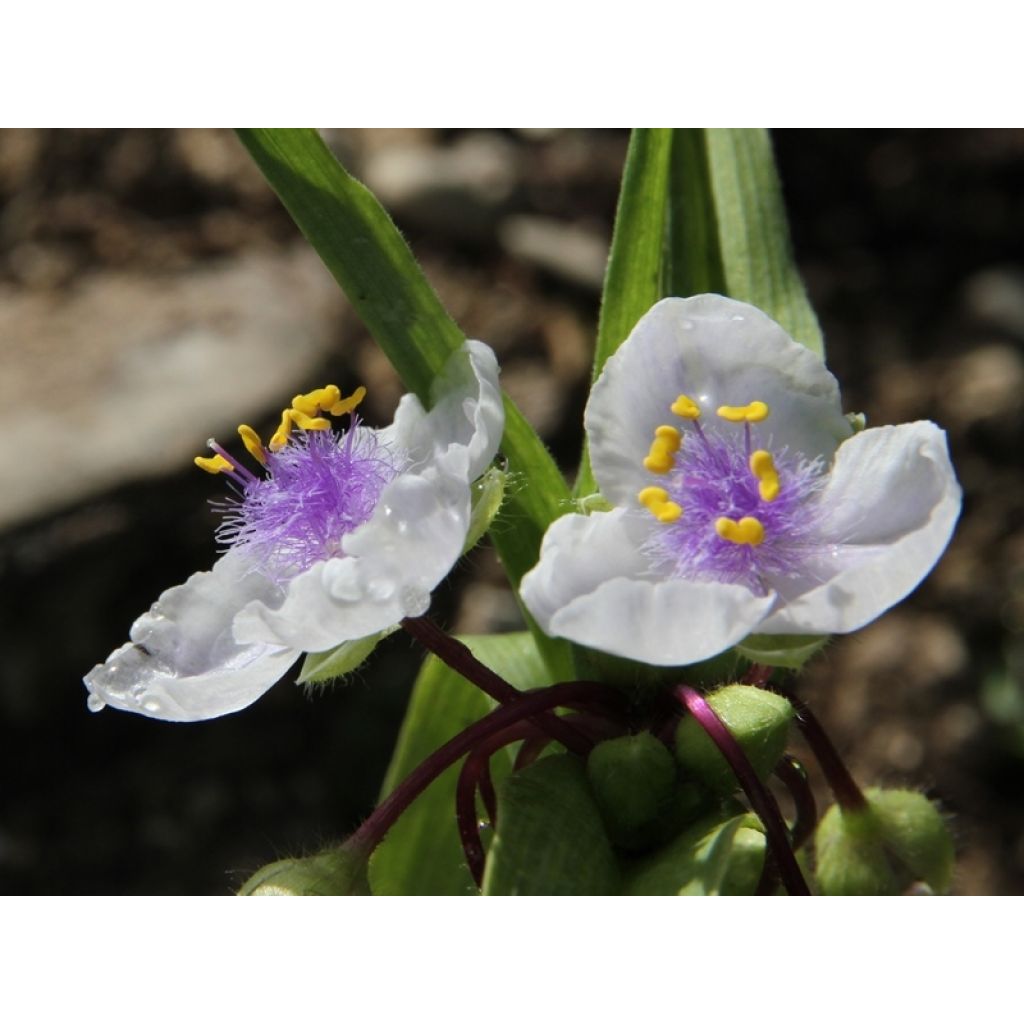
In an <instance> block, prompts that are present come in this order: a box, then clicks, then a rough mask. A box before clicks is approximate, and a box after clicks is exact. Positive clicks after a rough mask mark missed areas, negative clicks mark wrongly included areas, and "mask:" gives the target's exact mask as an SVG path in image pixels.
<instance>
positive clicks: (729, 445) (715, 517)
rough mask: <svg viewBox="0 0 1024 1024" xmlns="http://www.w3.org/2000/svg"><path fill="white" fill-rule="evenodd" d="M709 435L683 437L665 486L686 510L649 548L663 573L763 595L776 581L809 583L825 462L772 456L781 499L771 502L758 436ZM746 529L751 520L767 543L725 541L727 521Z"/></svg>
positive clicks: (692, 431)
mask: <svg viewBox="0 0 1024 1024" xmlns="http://www.w3.org/2000/svg"><path fill="white" fill-rule="evenodd" d="M716 427H717V429H715V430H714V431H713V432H712V431H704V430H702V429H701V428H700V426H699V424H697V423H695V422H691V424H690V425H689V429H685V428H684V431H683V440H682V444H681V446H680V448H679V450H678V452H677V453H675V456H674V459H673V467H672V468H671V469H670V470H669V471H668V472H667V473H665V474H664V475H663V476H662V477H661V479H660V480H659V483H660V485H661V486H662V487H663V488H664V489H665V491H666V492H667V495H668V498H669V500H671V501H673V502H675V503H676V504H678V505H679V506H680V508H681V509H682V514H681V515H680V516H679V517H678V518H677V519H676V520H675V521H673V522H665V523H664V524H663V525H662V526H661V527H660V528H659V529H658V530H657V531H656V532H655V534H654V537H653V539H652V540H651V542H650V544H649V548H648V553H649V554H650V555H651V557H652V559H653V560H654V562H655V564H656V566H657V567H658V568H659V569H660V570H662V571H668V572H669V573H671V574H672V575H674V576H680V577H685V578H687V579H695V580H710V581H716V582H719V583H739V584H743V585H745V586H747V587H749V588H750V589H751V590H752V591H754V592H755V593H758V594H763V593H765V592H766V591H767V590H768V589H769V588H770V586H771V584H770V583H769V582H768V581H769V580H772V579H779V578H793V577H797V576H800V575H802V568H803V566H805V565H806V562H807V557H808V555H809V554H810V553H812V552H816V551H820V548H821V545H820V542H819V541H818V540H817V538H818V536H819V535H820V532H819V525H820V519H821V514H820V511H819V503H818V502H817V501H815V500H813V499H814V498H815V496H816V495H817V494H818V493H819V492H820V491H821V489H822V487H823V485H824V482H825V476H824V468H825V467H824V465H823V463H822V460H821V459H815V460H813V461H811V460H808V459H806V458H804V457H802V456H801V455H799V454H798V453H791V452H789V451H788V449H783V450H782V451H780V452H775V453H773V456H772V460H771V461H773V468H774V471H775V473H776V474H777V478H778V489H777V494H776V495H775V496H774V498H772V499H771V500H766V499H765V497H764V496H763V495H762V491H761V488H760V483H761V481H760V480H759V478H758V476H757V475H755V473H754V472H753V471H752V469H751V464H750V462H751V459H750V456H751V452H752V449H753V450H757V449H758V446H757V442H756V438H754V437H752V436H751V435H752V434H755V433H756V428H754V429H753V430H752V429H751V426H750V424H742V425H740V424H735V425H734V424H723V425H721V427H718V425H716ZM723 517H724V518H726V519H728V520H731V521H732V523H733V524H740V525H742V523H743V520H745V519H746V518H747V517H751V518H753V519H755V520H756V521H757V523H758V524H760V526H761V527H763V539H761V540H759V541H758V542H756V543H737V542H735V541H733V540H729V539H726V538H724V537H723V536H721V534H720V532H719V524H720V521H721V520H722V518H723Z"/></svg>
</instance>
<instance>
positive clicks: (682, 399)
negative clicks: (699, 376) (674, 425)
mask: <svg viewBox="0 0 1024 1024" xmlns="http://www.w3.org/2000/svg"><path fill="white" fill-rule="evenodd" d="M671 409H672V411H673V412H674V413H675V414H676V415H677V416H679V417H680V418H681V419H684V420H695V419H699V418H700V406H699V405H698V404H697V403H696V402H695V401H694V400H693V399H692V398H690V397H689V396H688V395H680V396H679V397H678V398H677V399H676V400H675V401H674V402H673V403H672V405H671Z"/></svg>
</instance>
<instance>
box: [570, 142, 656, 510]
mask: <svg viewBox="0 0 1024 1024" xmlns="http://www.w3.org/2000/svg"><path fill="white" fill-rule="evenodd" d="M671 156H672V130H671V129H670V128H635V129H634V130H633V134H632V135H631V136H630V140H629V150H628V152H627V153H626V166H625V168H624V169H623V172H622V188H621V189H620V191H619V204H618V209H617V210H616V213H615V228H614V230H613V232H612V244H611V251H610V253H609V256H608V269H607V271H606V272H605V279H604V291H603V293H602V296H601V316H600V320H599V322H598V327H597V345H596V347H595V351H594V370H593V379H594V380H596V379H597V377H598V375H599V374H600V372H601V370H602V368H603V367H604V364H605V361H606V360H607V359H608V357H609V356H610V355H612V354H613V353H614V352H615V350H616V349H617V348H618V347H619V345H621V344H622V343H623V342H624V341H625V340H626V338H627V337H628V335H629V332H630V331H631V330H633V328H634V326H635V325H636V322H637V321H638V320H639V319H640V317H642V316H643V315H644V313H646V312H647V310H649V309H650V308H651V306H653V305H654V303H655V302H657V301H658V299H660V298H662V296H663V294H664V293H663V292H662V269H661V267H662V253H663V250H664V245H665V230H666V219H667V216H668V193H669V164H670V160H671ZM596 490H597V484H596V482H595V481H594V477H593V474H592V472H591V470H590V460H589V458H588V456H587V454H586V451H584V455H583V460H582V462H581V465H580V471H579V473H578V474H577V478H576V488H575V494H576V495H577V496H583V495H587V494H591V493H593V492H594V491H596Z"/></svg>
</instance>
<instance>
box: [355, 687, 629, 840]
mask: <svg viewBox="0 0 1024 1024" xmlns="http://www.w3.org/2000/svg"><path fill="white" fill-rule="evenodd" d="M621 700H622V697H621V695H620V694H619V693H618V692H617V691H616V690H613V689H612V688H611V687H608V686H603V685H602V684H600V683H592V682H572V683H556V684H555V685H554V686H549V687H547V688H545V689H543V690H531V691H529V692H527V693H517V695H516V701H515V703H513V704H506V705H503V706H502V707H498V708H495V709H494V710H493V711H491V712H490V713H489V714H487V715H485V716H484V717H483V718H481V719H480V720H479V721H477V722H474V723H473V724H472V725H470V726H468V727H467V728H465V729H463V730H462V732H460V733H459V734H458V735H456V736H453V737H452V738H451V739H450V740H448V742H447V743H445V744H444V745H443V746H441V747H439V748H438V749H437V750H435V751H434V752H433V753H432V754H431V755H430V756H429V757H428V758H427V759H426V760H425V761H423V762H422V763H421V764H420V765H419V766H418V767H416V768H414V769H413V771H412V772H411V773H410V774H409V775H407V776H406V777H405V779H403V780H402V781H401V782H400V783H399V784H398V785H397V786H396V787H395V788H394V789H393V790H392V791H391V792H390V793H389V794H388V795H387V796H386V797H385V798H384V800H382V801H381V803H380V804H379V805H378V806H377V808H376V809H375V810H374V811H373V812H372V813H371V814H370V816H369V817H368V818H367V819H366V821H364V822H363V823H362V825H360V826H359V828H358V829H356V831H355V832H354V833H353V834H352V836H350V837H349V839H348V840H347V841H346V843H345V846H346V848H347V849H349V850H351V851H352V852H354V853H359V854H362V855H363V856H366V857H369V855H370V854H371V853H372V852H373V850H374V849H375V848H376V846H377V844H378V843H380V841H381V840H382V839H383V838H384V836H385V835H387V832H388V830H389V829H390V828H391V826H392V825H394V823H395V822H396V821H397V820H398V818H399V817H400V816H401V814H402V812H403V811H404V810H405V809H406V808H407V807H408V806H409V805H410V804H411V803H412V802H413V800H415V799H416V797H418V796H419V795H420V793H422V792H423V791H424V790H425V789H426V788H427V786H429V785H430V784H431V783H432V782H433V781H434V779H436V778H437V777H438V776H439V775H440V774H441V773H442V772H443V771H444V770H445V769H446V768H450V767H451V766H452V765H453V764H455V763H456V762H457V761H458V760H459V758H461V757H462V756H463V755H464V754H468V753H469V751H471V750H472V749H473V748H474V747H475V746H476V745H477V744H478V743H481V742H482V741H484V740H486V739H488V738H489V737H491V736H493V735H495V734H496V733H499V732H501V731H502V730H503V729H507V728H508V727H509V726H510V725H515V724H516V723H518V722H523V721H527V720H529V719H532V718H533V717H534V716H536V715H540V714H542V713H543V712H545V711H550V710H551V709H552V708H556V707H561V706H564V705H565V704H567V703H574V702H576V701H586V702H593V703H597V704H603V705H605V706H607V707H609V708H610V709H615V708H616V706H617V705H618V704H620V703H621Z"/></svg>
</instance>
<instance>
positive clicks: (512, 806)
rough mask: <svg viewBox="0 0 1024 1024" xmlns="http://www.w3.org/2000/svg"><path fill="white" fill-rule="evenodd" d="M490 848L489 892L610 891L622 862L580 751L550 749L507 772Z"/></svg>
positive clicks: (566, 893)
mask: <svg viewBox="0 0 1024 1024" xmlns="http://www.w3.org/2000/svg"><path fill="white" fill-rule="evenodd" d="M498 807H499V814H498V827H497V830H496V833H495V836H494V841H493V843H492V844H491V849H490V852H489V853H488V856H487V869H486V872H485V874H484V885H483V891H484V895H486V896H611V895H615V894H616V893H617V892H618V890H619V884H620V878H619V866H618V863H617V861H616V859H615V854H614V852H613V851H612V846H611V842H610V840H609V839H608V836H607V835H606V833H605V831H604V826H603V824H602V821H601V814H600V811H599V810H598V808H597V804H596V803H595V801H594V797H593V794H592V793H591V791H590V786H589V784H588V783H587V772H586V768H585V766H584V764H583V762H582V761H581V760H580V759H579V758H578V757H576V756H574V755H573V754H553V755H551V756H550V757H543V758H541V759H540V760H539V761H536V762H535V763H534V764H532V765H530V766H529V767H528V768H525V769H524V770H522V771H518V772H516V773H515V774H514V775H510V776H508V778H507V779H506V780H505V782H504V785H502V786H501V787H500V789H499V792H498Z"/></svg>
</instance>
